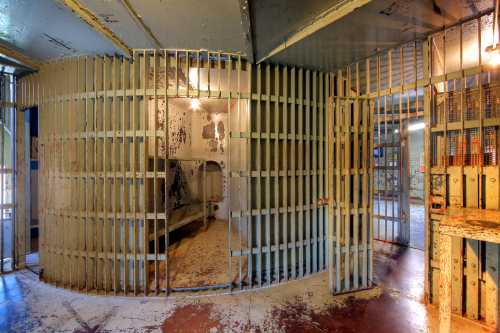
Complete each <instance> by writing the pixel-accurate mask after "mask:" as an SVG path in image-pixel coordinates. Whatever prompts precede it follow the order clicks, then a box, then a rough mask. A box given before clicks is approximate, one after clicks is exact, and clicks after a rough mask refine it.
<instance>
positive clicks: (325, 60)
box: [254, 0, 494, 70]
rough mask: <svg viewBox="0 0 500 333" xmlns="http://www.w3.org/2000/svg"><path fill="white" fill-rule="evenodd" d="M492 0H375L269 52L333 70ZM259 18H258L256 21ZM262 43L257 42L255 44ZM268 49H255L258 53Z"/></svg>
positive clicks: (418, 35)
mask: <svg viewBox="0 0 500 333" xmlns="http://www.w3.org/2000/svg"><path fill="white" fill-rule="evenodd" d="M493 6H494V2H493V0H435V1H433V0H397V1H394V0H373V1H371V2H370V3H368V4H367V5H365V6H363V7H361V8H359V9H356V10H354V11H353V12H352V13H350V14H349V15H347V16H345V17H343V18H341V19H340V20H338V21H336V22H335V23H333V24H331V25H329V26H328V27H326V28H324V29H321V30H319V31H317V32H316V33H314V34H313V35H311V36H309V37H307V38H304V39H302V40H301V41H300V42H298V43H296V44H294V45H291V46H289V47H288V48H286V49H285V50H284V51H282V52H280V53H278V54H277V55H275V56H273V57H271V58H270V60H271V61H272V62H276V63H282V64H293V65H297V66H304V67H313V68H318V69H323V70H335V69H338V68H341V67H343V66H345V65H347V64H349V63H352V62H353V61H355V60H360V59H364V58H366V57H368V56H370V55H372V54H374V53H375V52H376V51H377V49H388V48H392V47H395V46H398V45H401V44H403V43H405V42H409V41H412V40H415V39H418V38H422V37H424V36H426V35H427V34H429V33H430V32H433V31H437V30H440V29H442V28H443V27H445V26H449V25H453V24H455V23H457V22H459V21H461V20H463V19H465V18H468V17H472V16H475V15H478V14H479V13H481V12H484V11H486V10H489V9H490V8H493ZM258 22H259V21H258V20H255V21H254V24H256V25H258ZM257 49H258V48H257ZM263 56H264V54H262V53H261V54H257V56H256V58H257V59H260V58H261V57H263Z"/></svg>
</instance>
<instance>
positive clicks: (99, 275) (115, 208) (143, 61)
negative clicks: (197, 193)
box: [18, 50, 249, 295]
mask: <svg viewBox="0 0 500 333" xmlns="http://www.w3.org/2000/svg"><path fill="white" fill-rule="evenodd" d="M193 68H194V70H191V69H193ZM248 68H249V67H248V65H247V64H246V62H245V61H243V60H242V59H241V57H240V56H239V55H233V54H222V53H217V52H215V53H212V52H207V51H187V50H181V51H179V50H135V51H134V56H133V59H131V60H129V59H125V58H119V57H87V58H72V59H64V60H60V61H55V62H51V63H48V64H45V65H44V66H43V67H42V69H41V70H40V72H39V73H38V74H34V75H31V76H28V77H26V78H23V79H22V80H21V82H20V83H19V89H18V91H19V96H18V104H19V106H20V108H22V107H27V106H30V105H38V106H39V110H40V147H39V150H40V174H41V177H40V196H39V198H40V215H41V216H40V223H41V241H40V243H41V244H40V245H41V246H40V261H41V266H42V268H43V279H44V280H45V281H47V282H50V283H54V284H56V285H58V286H63V287H66V288H72V289H76V290H81V291H89V292H90V291H92V292H94V291H98V292H104V293H106V294H133V295H139V294H146V295H150V294H162V293H165V292H168V291H169V286H168V285H166V286H161V285H160V280H161V279H162V278H165V279H166V281H167V282H168V280H169V279H168V274H169V265H168V257H167V256H166V254H165V251H164V250H161V251H160V248H161V249H166V248H168V245H169V244H168V242H169V239H168V233H166V234H167V237H163V238H161V237H159V234H160V233H161V230H168V224H169V217H168V211H167V209H166V207H167V206H168V205H167V204H166V203H161V202H159V200H158V197H159V196H157V195H154V194H155V193H159V192H160V187H161V186H167V184H168V181H167V179H166V178H167V176H168V175H167V172H166V170H165V167H166V164H167V163H164V161H165V160H168V159H169V155H168V152H169V149H168V146H169V133H168V126H167V125H166V124H168V112H164V113H160V112H158V105H159V104H161V103H164V105H165V106H166V107H167V108H168V103H167V100H168V99H169V98H177V97H182V98H186V97H188V98H200V97H203V98H219V99H220V98H222V99H227V100H228V101H229V100H230V99H236V98H246V99H248V98H249V93H248V91H236V90H237V89H238V87H239V86H238V85H237V83H236V80H234V79H231V80H232V81H231V82H232V84H231V85H227V84H226V82H228V80H229V78H228V77H230V76H233V77H237V76H241V74H240V72H241V71H246V70H247V69H248ZM236 71H239V72H238V73H236ZM160 76H161V78H160ZM159 82H163V84H161V85H160V84H159ZM151 119H152V120H151ZM18 124H19V122H18ZM150 239H152V241H150ZM160 243H162V244H160ZM224 259H226V260H227V258H221V260H224ZM161 262H164V265H160V263H161ZM162 267H163V268H162Z"/></svg>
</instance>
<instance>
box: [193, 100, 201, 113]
mask: <svg viewBox="0 0 500 333" xmlns="http://www.w3.org/2000/svg"><path fill="white" fill-rule="evenodd" d="M200 106H201V103H200V100H199V99H197V98H193V99H192V100H191V109H193V110H195V111H196V110H199V109H200Z"/></svg>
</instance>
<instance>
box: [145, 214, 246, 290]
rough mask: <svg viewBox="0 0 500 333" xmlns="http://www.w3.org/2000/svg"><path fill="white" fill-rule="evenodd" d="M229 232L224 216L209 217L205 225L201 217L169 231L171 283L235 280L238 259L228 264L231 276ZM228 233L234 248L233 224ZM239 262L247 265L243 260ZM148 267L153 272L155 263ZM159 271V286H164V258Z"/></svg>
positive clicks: (205, 283) (236, 240)
mask: <svg viewBox="0 0 500 333" xmlns="http://www.w3.org/2000/svg"><path fill="white" fill-rule="evenodd" d="M228 234H229V228H228V222H227V221H224V220H212V221H210V222H209V223H208V225H207V226H206V227H205V226H204V225H203V222H202V221H196V222H193V223H190V224H189V225H187V226H185V227H184V228H181V229H178V230H176V231H174V232H172V233H171V234H170V246H169V248H168V258H169V260H170V272H169V280H170V284H169V285H170V287H171V288H191V287H205V286H213V285H225V284H228V283H229V279H230V278H231V280H232V281H233V282H235V281H237V278H238V274H239V270H238V267H239V266H238V265H237V264H238V263H237V262H233V265H231V270H232V273H231V276H229V274H228V272H229V265H228V259H227V258H228V251H229V250H228V247H229V237H228ZM231 235H232V237H231V245H232V246H233V247H234V248H236V247H237V246H238V245H239V235H238V231H237V230H236V229H235V228H233V229H232V230H231ZM224 258H226V259H224ZM241 266H242V267H243V268H246V266H247V265H246V260H245V261H244V262H242V263H241ZM151 269H152V276H154V267H152V268H151ZM158 271H159V278H160V287H161V288H165V287H166V277H165V276H166V274H165V273H166V271H165V263H164V262H161V263H160V264H159V267H158ZM243 274H246V271H243ZM152 285H154V283H152Z"/></svg>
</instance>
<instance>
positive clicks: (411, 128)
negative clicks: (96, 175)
mask: <svg viewBox="0 0 500 333" xmlns="http://www.w3.org/2000/svg"><path fill="white" fill-rule="evenodd" d="M424 128H425V123H415V124H411V125H409V126H408V131H409V132H413V131H418V130H422V129H424Z"/></svg>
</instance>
